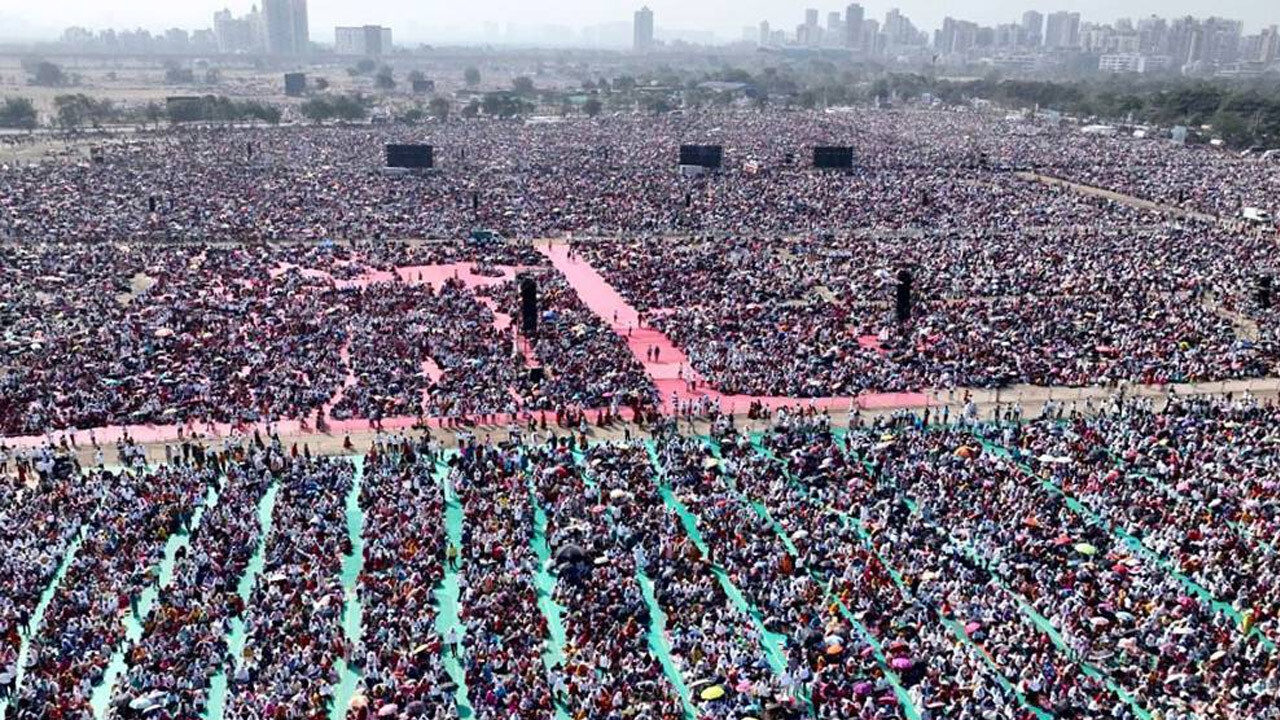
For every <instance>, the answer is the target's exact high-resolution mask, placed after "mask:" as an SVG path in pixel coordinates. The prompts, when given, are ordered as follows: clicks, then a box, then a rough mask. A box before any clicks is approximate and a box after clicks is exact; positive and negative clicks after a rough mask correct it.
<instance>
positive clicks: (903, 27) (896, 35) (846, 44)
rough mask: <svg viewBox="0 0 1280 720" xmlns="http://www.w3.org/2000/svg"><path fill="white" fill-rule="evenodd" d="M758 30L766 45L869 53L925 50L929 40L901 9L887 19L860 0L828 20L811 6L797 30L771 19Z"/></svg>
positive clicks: (746, 30) (829, 15) (831, 14)
mask: <svg viewBox="0 0 1280 720" xmlns="http://www.w3.org/2000/svg"><path fill="white" fill-rule="evenodd" d="M755 32H756V34H757V37H758V42H759V44H760V45H761V46H762V47H788V46H798V47H805V48H844V49H847V50H851V51H853V52H854V53H856V54H860V55H864V56H867V57H882V56H892V55H898V54H900V53H903V52H908V53H918V52H923V49H924V48H926V46H927V45H928V43H929V36H928V35H926V34H925V33H923V32H921V31H920V30H919V29H917V28H916V26H915V25H914V24H912V22H911V20H910V19H909V18H907V17H906V16H905V15H903V14H902V12H901V11H899V10H898V9H896V8H895V9H893V10H890V11H889V12H887V13H885V16H884V22H880V21H878V20H875V19H874V18H869V17H867V13H866V9H865V8H863V7H862V5H859V4H858V3H853V4H851V5H849V6H847V7H846V8H845V9H844V12H843V13H842V12H839V11H833V12H828V13H827V17H826V23H825V24H823V23H821V22H820V14H819V12H818V10H816V9H814V8H809V9H807V10H805V11H804V22H803V23H801V24H800V25H797V26H796V29H795V32H794V34H788V33H787V31H786V30H784V29H781V28H774V27H772V26H771V25H770V24H769V21H767V20H765V21H762V22H761V23H760V26H759V28H758V29H756V30H755ZM751 33H752V29H750V28H744V30H743V37H744V38H747V37H749V36H750V34H751Z"/></svg>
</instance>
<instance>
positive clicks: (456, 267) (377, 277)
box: [4, 244, 929, 447]
mask: <svg viewBox="0 0 1280 720" xmlns="http://www.w3.org/2000/svg"><path fill="white" fill-rule="evenodd" d="M540 250H541V252H542V253H543V254H544V255H546V256H547V257H548V258H549V259H550V260H551V262H552V264H553V265H554V266H555V267H556V269H558V270H559V271H560V272H561V273H563V274H564V276H565V278H566V279H567V280H568V282H569V284H570V285H572V286H573V288H574V289H575V290H576V291H577V292H578V295H579V296H580V297H581V298H582V301H583V303H584V304H586V306H587V307H588V308H590V309H591V310H592V311H593V312H595V313H596V314H597V315H599V316H600V317H601V318H603V319H604V321H605V322H606V323H607V324H609V325H610V326H611V327H612V328H613V330H614V332H616V333H618V335H619V336H621V337H623V338H625V339H626V341H627V345H628V347H630V349H631V352H632V353H634V354H635V356H636V358H637V359H638V360H640V362H641V363H642V364H643V365H644V367H645V369H646V371H648V373H649V376H650V377H651V378H653V381H654V384H655V385H656V386H657V388H658V390H659V392H660V393H661V395H662V407H663V410H664V411H666V412H671V411H672V410H673V409H674V407H675V402H676V401H677V400H680V401H687V400H697V399H701V398H704V397H709V398H711V399H712V400H713V401H718V403H719V407H720V408H721V409H723V410H725V411H728V412H745V411H746V409H747V408H748V406H749V405H750V404H751V403H752V402H754V401H760V402H762V403H764V404H765V405H766V406H768V407H770V408H774V409H776V408H779V407H786V406H793V405H796V404H797V402H801V403H803V404H808V403H809V402H810V401H808V400H804V401H797V400H795V399H794V398H786V397H759V396H750V395H722V394H720V393H718V392H716V391H714V390H710V389H703V388H701V387H700V389H699V390H697V391H693V392H690V391H689V390H688V389H687V385H686V384H685V381H684V380H682V379H681V374H682V371H683V375H684V376H685V377H687V378H693V379H697V380H698V381H699V382H698V384H699V385H700V386H705V383H704V382H703V379H702V377H701V376H700V375H699V374H698V373H697V372H696V371H695V370H694V369H693V368H692V367H690V366H689V360H688V358H687V357H686V356H685V354H684V353H683V352H681V350H680V348H678V347H676V345H675V344H674V343H672V342H671V339H670V338H668V337H667V336H666V335H665V334H663V333H661V332H659V331H657V330H655V329H653V328H650V327H640V315H639V313H638V312H637V311H636V309H635V308H633V307H632V306H631V305H630V304H629V303H628V302H627V301H626V300H625V299H624V298H623V297H622V296H621V295H620V294H618V291H616V290H614V289H613V287H612V286H610V285H609V283H608V282H606V281H605V279H604V278H603V277H601V275H600V273H598V272H596V270H595V268H593V267H591V266H590V265H589V264H588V263H586V262H583V261H581V260H577V259H573V258H570V257H569V247H568V246H567V245H563V244H557V245H552V246H547V247H543V248H540ZM473 265H474V263H450V264H445V265H421V266H411V267H401V268H397V269H396V270H395V271H394V272H391V271H375V272H372V273H367V274H365V275H362V276H361V277H358V278H355V279H353V280H336V279H334V278H333V277H332V276H331V275H329V274H328V273H326V272H324V271H322V270H315V269H311V268H306V269H303V270H302V272H303V274H305V275H307V276H310V277H318V278H328V279H330V280H334V283H335V284H336V285H337V286H338V287H365V286H368V285H371V284H373V283H377V282H389V281H392V280H393V279H396V278H398V279H399V280H401V281H403V282H406V283H428V284H430V285H431V286H432V287H433V288H436V289H439V288H440V287H441V286H443V285H444V283H445V281H446V280H448V279H450V278H457V279H459V280H461V281H462V282H463V284H464V285H466V286H467V287H468V288H470V289H473V290H474V289H476V288H481V287H488V286H491V285H497V284H500V283H503V282H506V281H507V280H512V279H514V278H515V277H516V275H517V273H519V272H521V271H523V270H525V269H526V268H523V267H511V266H501V267H497V268H495V269H496V270H498V271H500V272H501V273H502V274H501V276H499V277H487V276H482V275H473V274H472V273H471V268H472V267H473ZM289 267H291V266H282V267H280V268H279V269H278V270H277V272H276V274H279V273H282V272H285V271H286V270H287V269H289ZM482 301H484V302H485V304H486V305H488V306H489V307H490V308H491V309H493V308H494V305H493V303H492V301H488V300H487V299H482ZM511 322H512V318H511V316H509V315H507V314H505V313H498V312H496V309H495V325H497V326H498V327H499V329H501V328H503V327H507V326H509V325H510V324H511ZM869 340H870V338H866V339H864V341H869ZM652 347H656V348H658V358H659V359H658V360H657V361H650V360H647V359H646V357H647V356H646V352H647V351H648V350H649V349H650V348H652ZM520 351H521V352H522V353H523V354H524V355H525V358H526V360H529V361H532V360H533V359H534V358H533V353H532V350H531V349H530V348H529V347H528V346H527V345H526V344H524V343H521V346H520ZM342 361H343V363H344V364H348V365H349V357H348V354H347V348H345V347H344V348H343V349H342ZM550 370H551V371H552V372H554V368H551V369H550ZM423 371H424V372H425V373H426V374H427V375H428V376H430V377H431V378H432V379H433V380H437V379H439V375H440V369H439V368H438V367H436V366H435V364H434V363H430V364H427V365H424V367H423ZM354 382H355V378H354V377H351V376H350V375H349V376H348V377H347V379H346V382H345V383H344V388H345V387H347V386H350V385H352V384H353V383H354ZM340 397H341V392H339V393H337V394H336V395H335V396H334V398H333V399H332V400H330V401H329V403H327V404H326V405H325V415H326V417H328V416H329V410H330V409H332V407H333V405H334V404H336V403H337V401H338V399H339V398H340ZM424 399H425V398H424ZM854 400H855V398H849V397H837V398H818V399H815V400H813V401H812V403H813V404H814V405H815V406H817V407H819V408H826V409H831V410H836V411H840V410H848V409H849V408H850V406H851V403H852V402H854ZM856 401H857V404H858V406H859V407H862V408H868V409H869V408H888V407H904V406H914V407H922V406H925V405H928V404H929V400H928V397H927V396H926V395H924V394H921V393H884V394H873V395H861V396H859V397H858V398H856ZM589 414H591V413H589ZM623 415H624V416H625V417H627V418H628V419H630V417H631V411H630V410H629V409H625V408H624V409H623ZM496 420H497V422H498V424H499V425H507V424H509V423H511V422H513V421H515V420H516V418H514V417H511V416H509V415H498V416H497V417H496ZM420 422H421V419H419V418H416V417H408V416H405V417H393V418H384V419H383V420H382V423H381V426H382V428H384V429H386V430H399V429H404V428H409V427H413V426H414V425H416V424H418V423H420ZM444 422H445V419H444V418H429V419H427V424H428V425H430V426H432V427H441V426H443V425H444ZM271 427H272V428H274V429H275V430H276V432H278V433H280V434H281V435H282V436H289V435H301V434H305V433H309V432H315V424H314V418H308V420H307V421H306V422H303V421H299V420H282V421H280V422H276V423H273V424H272V425H271ZM267 429H268V425H267V423H254V424H241V425H232V424H230V423H212V424H205V423H190V424H186V425H128V426H120V425H112V426H107V427H101V428H96V429H94V430H93V436H94V438H95V439H96V440H97V441H98V442H99V443H102V444H112V443H115V442H116V441H117V440H119V439H121V438H122V437H124V436H126V435H127V436H128V437H130V438H132V439H133V440H134V441H136V442H142V443H157V442H171V441H176V440H178V438H179V436H180V433H182V434H185V435H186V436H188V437H190V436H191V435H192V434H193V433H199V434H200V435H202V436H205V437H209V436H213V437H226V436H229V435H233V434H236V433H252V432H253V431H254V430H262V431H266V430H267ZM369 429H370V425H369V421H368V420H365V419H353V420H332V419H330V420H329V421H328V432H329V433H330V434H337V433H348V432H360V431H367V430H369ZM63 434H64V433H55V435H54V436H55V437H57V436H61V435H63ZM65 434H68V435H71V436H74V438H75V439H76V442H84V443H87V442H88V441H89V431H88V430H80V431H77V432H74V433H65ZM45 440H46V436H43V435H28V436H24V437H12V438H5V439H4V442H5V443H6V444H8V445H10V446H13V447H29V446H34V445H39V444H41V443H43V442H44V441H45Z"/></svg>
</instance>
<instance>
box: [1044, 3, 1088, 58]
mask: <svg viewBox="0 0 1280 720" xmlns="http://www.w3.org/2000/svg"><path fill="white" fill-rule="evenodd" d="M1044 46H1045V47H1047V48H1049V49H1050V50H1053V49H1059V48H1074V47H1080V13H1073V12H1066V11H1062V12H1056V13H1050V14H1049V17H1048V18H1047V19H1046V21H1045V26H1044Z"/></svg>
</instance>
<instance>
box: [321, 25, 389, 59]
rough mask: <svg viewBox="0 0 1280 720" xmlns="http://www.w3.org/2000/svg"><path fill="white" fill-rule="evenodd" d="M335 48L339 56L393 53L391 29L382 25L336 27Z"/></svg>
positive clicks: (334, 30)
mask: <svg viewBox="0 0 1280 720" xmlns="http://www.w3.org/2000/svg"><path fill="white" fill-rule="evenodd" d="M333 47H334V51H335V52H337V53H338V54H339V55H369V56H374V57H376V56H378V55H385V54H387V53H389V52H391V28H386V27H382V26H381V25H364V26H361V27H336V28H334V29H333Z"/></svg>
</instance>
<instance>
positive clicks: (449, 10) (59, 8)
mask: <svg viewBox="0 0 1280 720" xmlns="http://www.w3.org/2000/svg"><path fill="white" fill-rule="evenodd" d="M641 4H642V3H639V2H633V1H631V0H626V1H623V0H605V1H604V2H597V3H591V4H586V5H579V4H576V3H551V4H549V5H547V4H539V5H538V6H537V7H536V8H532V7H530V6H528V5H526V4H520V3H515V2H512V1H511V0H479V2H475V3H469V4H467V5H466V6H465V7H456V6H442V7H438V8H430V9H429V10H426V11H424V9H423V8H422V6H413V5H410V4H408V3H406V2H405V1H404V0H367V1H366V2H362V3H360V4H358V5H353V4H350V3H345V2H337V1H336V0H311V2H309V3H308V6H309V10H308V12H309V15H310V26H311V28H312V31H311V33H310V36H311V40H312V41H313V42H331V41H332V37H333V35H332V32H333V30H332V29H333V28H334V27H337V26H360V25H365V24H368V23H382V24H385V25H388V26H392V27H394V29H395V32H396V34H397V36H398V37H399V38H403V41H404V42H441V41H447V40H449V39H451V38H452V39H456V40H457V41H459V42H483V41H485V40H486V39H489V40H493V41H497V42H501V41H502V39H503V38H501V37H499V38H488V37H487V35H489V33H490V32H491V31H492V29H493V28H495V27H496V28H499V29H500V31H502V32H503V33H504V34H511V33H510V32H509V30H510V29H511V28H516V29H519V28H537V27H540V26H562V27H566V28H570V29H572V30H575V31H582V30H584V29H589V28H592V27H594V26H604V25H612V24H616V23H629V22H630V19H631V18H632V17H633V14H634V13H635V12H636V11H637V10H638V9H639V6H640V5H641ZM250 5H252V2H246V3H244V6H243V7H239V6H236V5H233V4H231V3H228V2H227V0H210V2H198V3H190V4H182V5H176V4H172V3H167V2H161V1H160V0H137V1H136V2H131V3H129V4H128V5H127V6H124V7H113V6H103V5H101V4H97V3H94V4H89V3H85V2H83V0H47V2H45V3H42V4H40V5H39V6H37V7H27V8H23V10H22V11H21V12H18V11H16V10H11V9H4V10H0V28H3V29H0V39H5V40H16V39H33V40H41V39H43V40H51V39H55V38H56V37H57V36H58V35H59V34H60V33H61V32H62V31H63V30H65V29H66V28H67V27H68V26H83V27H86V28H88V29H90V30H101V29H108V28H112V29H117V30H120V29H133V28H143V29H147V30H150V31H151V32H153V33H155V32H163V31H164V30H167V29H169V28H172V27H181V28H185V29H190V30H194V29H199V28H206V27H209V26H210V18H211V17H212V16H213V13H215V12H217V11H220V10H222V9H224V8H229V9H230V10H231V11H232V12H233V13H234V14H237V15H240V14H246V13H248V12H249V9H250ZM846 5H847V2H837V3H830V4H824V3H820V2H781V1H780V0H747V1H746V2H742V3H737V4H728V3H698V4H690V3H677V2H670V1H669V0H656V1H654V2H648V6H649V7H650V8H651V9H652V10H653V13H654V16H655V18H656V19H655V27H656V31H657V32H656V34H657V35H658V36H659V37H661V36H662V34H663V32H664V31H668V32H669V31H673V30H687V31H700V32H706V33H714V35H715V37H716V40H717V41H721V42H723V41H727V40H735V39H739V38H740V34H741V29H742V28H743V27H744V26H748V25H756V24H758V23H759V22H761V21H762V20H763V21H768V22H769V23H770V24H771V25H772V26H773V27H774V28H776V29H783V28H794V27H795V26H796V25H797V24H800V23H802V22H803V20H804V13H805V11H806V10H807V9H810V8H814V9H817V10H818V11H819V17H820V23H819V24H823V21H825V20H826V18H827V16H828V14H829V13H833V12H840V13H844V12H845V6H846ZM861 5H862V6H863V8H864V9H865V13H866V17H867V18H882V17H884V15H885V13H887V12H888V11H890V10H892V9H895V8H896V9H899V10H900V11H901V13H902V14H903V15H906V16H907V17H910V18H911V19H912V20H913V22H914V23H915V25H916V26H917V27H918V28H920V29H921V30H924V31H925V32H928V33H930V34H931V35H932V33H933V31H935V30H938V29H940V28H941V27H942V25H943V22H944V20H945V18H947V17H953V18H956V19H963V20H968V21H972V22H975V23H978V24H980V25H993V26H994V25H999V24H1004V23H1013V22H1018V21H1019V19H1020V18H1021V16H1022V14H1023V13H1024V12H1026V11H1035V12H1040V13H1043V14H1044V15H1046V16H1048V15H1049V14H1051V13H1054V12H1072V13H1079V14H1080V16H1081V19H1082V21H1083V22H1092V23H1103V24H1105V23H1113V22H1115V21H1116V20H1118V19H1121V18H1130V19H1133V20H1137V19H1140V18H1143V17H1146V16H1149V15H1152V14H1156V15H1159V16H1161V17H1165V18H1177V17H1182V16H1187V15H1190V16H1194V17H1208V16H1215V17H1223V18H1229V19H1233V20H1240V21H1241V22H1243V24H1244V28H1245V32H1258V31H1259V30H1261V29H1263V28H1265V27H1267V26H1269V25H1271V24H1274V23H1278V22H1280V9H1275V8H1272V7H1268V6H1267V5H1266V4H1265V3H1260V2H1257V0H1223V1H1222V2H1218V3H1214V4H1213V5H1212V6H1205V5H1203V4H1200V3H1192V2H1189V1H1186V0H1184V1H1182V2H1175V3H1165V2H1158V1H1156V0H1139V1H1138V2H1130V3H1126V4H1125V6H1124V7H1123V9H1119V8H1117V7H1116V5H1115V4H1114V3H1104V2H1101V1H1100V0H1086V1H1084V2H1079V1H1077V2H1070V1H1056V2H1055V1H1054V0H1028V1H1027V2H1024V3H1020V4H1018V5H1016V6H1010V5H1007V4H1001V3H992V2H990V1H989V0H983V1H982V2H971V3H964V4H959V3H949V2H944V3H930V2H927V1H925V0H886V2H883V3H879V2H863V3H861ZM391 18H395V19H396V22H394V23H392V22H389V19H391Z"/></svg>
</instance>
